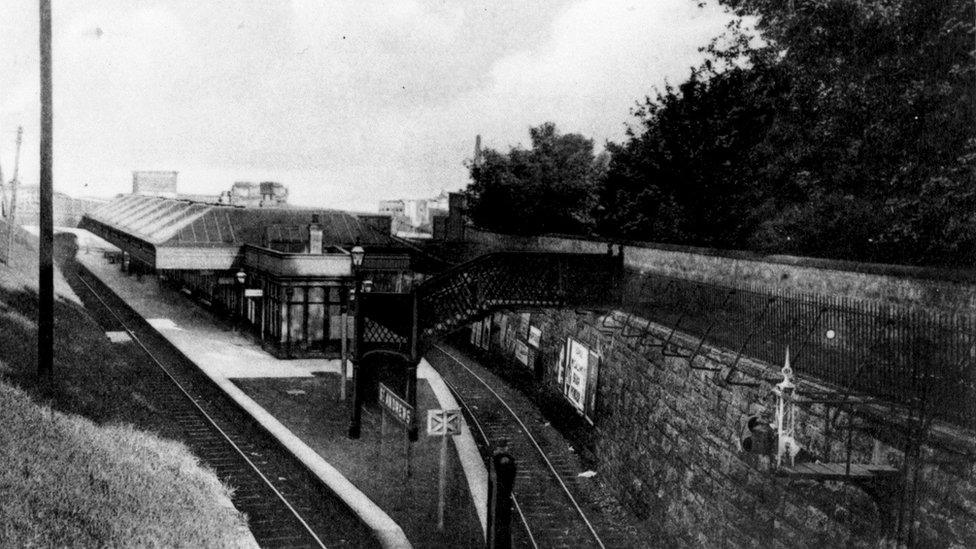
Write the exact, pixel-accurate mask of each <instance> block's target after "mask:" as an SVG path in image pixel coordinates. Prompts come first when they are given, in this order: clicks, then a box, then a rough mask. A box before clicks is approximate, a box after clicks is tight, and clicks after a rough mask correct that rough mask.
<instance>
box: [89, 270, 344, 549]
mask: <svg viewBox="0 0 976 549" xmlns="http://www.w3.org/2000/svg"><path fill="white" fill-rule="evenodd" d="M75 277H76V278H77V279H78V281H79V282H81V283H82V284H83V285H84V286H85V288H87V289H88V291H90V292H91V293H92V295H93V296H95V299H97V300H98V302H99V303H101V304H102V306H103V307H105V310H106V311H108V312H109V313H110V314H111V315H112V316H114V317H115V319H116V320H117V321H118V322H119V324H120V325H121V326H122V329H123V330H125V331H126V333H127V334H129V337H131V338H132V340H133V341H135V342H136V344H137V345H138V346H139V348H140V349H142V351H143V352H144V353H146V355H147V356H148V357H149V358H150V359H152V361H153V362H155V363H156V366H158V367H159V369H160V370H162V371H163V373H164V374H166V377H168V378H169V379H170V381H172V382H173V384H174V385H176V387H177V388H178V389H179V390H180V392H182V393H183V395H184V396H186V398H187V399H188V400H189V401H190V403H191V404H193V406H194V408H196V409H197V411H198V412H200V415H201V416H203V417H204V419H206V420H207V422H208V423H210V425H211V426H212V427H213V428H214V429H216V430H217V432H218V433H220V435H221V436H222V437H223V438H224V440H226V441H227V443H228V444H230V446H231V447H232V448H233V449H234V451H236V452H237V453H238V455H240V456H241V457H242V458H243V459H244V461H245V462H246V463H247V464H248V465H249V466H250V467H251V468H252V469H253V470H254V472H255V473H257V474H258V477H260V478H261V480H263V481H264V483H265V484H266V485H267V486H268V488H270V489H271V491H272V492H274V494H275V495H276V496H277V497H278V499H280V500H281V502H282V503H284V504H285V507H287V508H288V510H289V511H291V513H292V515H294V516H295V518H296V519H298V522H299V523H301V525H302V527H304V528H305V530H306V531H307V532H308V533H309V535H310V536H312V539H314V540H315V543H317V544H318V546H319V547H321V548H322V549H327V546H326V545H325V543H323V542H322V539H321V538H319V536H318V534H316V533H315V531H314V530H313V529H312V527H311V526H309V524H308V523H307V522H305V519H303V518H302V516H301V515H300V514H299V513H298V511H297V510H295V508H294V507H292V505H291V503H289V502H288V500H287V499H286V498H285V496H284V495H283V494H282V493H281V492H280V491H278V489H277V488H275V486H274V484H272V483H271V481H270V480H268V477H267V476H265V474H264V473H262V472H261V470H260V469H259V468H258V466H257V465H255V464H254V462H253V461H251V459H250V458H248V457H247V455H246V454H245V453H244V451H243V450H241V448H240V447H239V446H238V445H237V444H236V443H235V442H234V441H233V440H231V438H230V436H228V435H227V433H226V432H225V431H224V430H223V429H221V428H220V426H219V425H217V422H216V421H215V420H214V419H213V418H212V417H210V414H208V413H207V412H206V410H204V409H203V407H202V406H200V404H199V403H198V402H197V401H196V399H195V398H193V397H192V396H191V395H190V393H189V392H188V391H187V390H186V389H185V388H184V387H183V385H182V384H181V383H180V382H179V381H177V379H176V377H174V376H173V374H172V373H170V371H169V370H168V369H167V368H166V366H164V365H163V363H162V362H160V361H159V359H157V358H156V356H155V355H153V353H152V352H151V351H150V350H149V349H148V348H147V347H146V346H145V345H144V344H143V343H142V341H141V340H140V339H139V337H138V336H137V335H136V334H135V332H133V331H132V330H131V329H130V328H129V326H128V325H126V323H125V321H124V320H122V317H121V316H119V314H118V313H116V312H115V311H114V310H113V309H112V307H110V306H109V305H108V303H106V302H105V300H104V299H102V296H101V295H99V294H98V292H96V291H95V289H94V288H92V287H91V285H90V284H88V282H86V281H85V279H84V278H82V276H81V275H80V274H79V273H77V272H76V273H75Z"/></svg>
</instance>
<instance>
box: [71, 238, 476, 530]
mask: <svg viewBox="0 0 976 549" xmlns="http://www.w3.org/2000/svg"><path fill="white" fill-rule="evenodd" d="M77 260H78V262H79V263H81V265H83V266H84V267H85V268H86V269H88V271H89V272H91V273H92V274H93V275H94V276H96V277H97V278H98V279H99V280H101V281H102V282H103V283H104V284H105V285H106V286H107V287H108V288H110V289H111V290H112V291H113V292H114V293H115V294H116V295H118V296H119V297H120V298H121V299H122V300H123V301H125V302H126V303H127V304H128V305H129V306H130V307H131V308H132V309H133V310H135V311H136V312H137V313H139V314H140V315H141V316H142V317H143V318H145V319H146V321H147V322H148V323H149V324H150V325H152V326H153V327H154V328H155V329H156V331H157V332H159V333H160V334H161V335H162V336H163V337H164V338H165V339H167V340H168V341H169V342H170V343H171V344H172V345H173V346H174V347H175V348H177V349H178V350H179V351H180V352H181V353H183V354H184V355H185V356H186V357H187V358H189V359H190V360H191V361H193V362H194V363H195V364H197V365H198V366H199V367H200V369H201V370H202V371H203V372H204V373H205V374H206V375H207V376H208V377H210V379H211V380H213V381H214V383H216V384H217V385H218V386H219V387H220V388H221V389H222V390H223V391H224V392H225V393H227V394H228V395H229V396H230V397H231V398H232V399H233V400H234V401H236V402H237V403H238V404H239V405H240V406H241V407H242V408H244V409H245V410H246V411H247V412H248V413H249V414H250V415H251V416H252V417H253V418H254V419H255V420H256V421H257V422H258V423H260V424H261V425H262V427H264V428H265V429H266V430H267V431H269V432H270V433H271V434H272V435H273V436H274V437H275V438H276V439H278V441H279V442H281V444H282V445H283V446H285V447H286V448H287V449H288V450H289V451H290V452H291V453H292V454H294V455H295V456H296V457H297V458H298V459H299V460H301V461H302V462H303V463H304V464H305V465H306V467H308V469H309V470H311V471H312V472H313V473H314V474H316V476H318V477H319V478H320V479H321V480H322V481H323V482H324V483H325V484H326V485H328V486H329V487H330V488H331V489H332V490H333V491H334V492H335V493H336V494H337V495H339V497H340V498H342V499H343V500H344V501H345V502H346V503H347V504H348V505H349V507H350V508H352V509H353V511H354V512H356V513H357V514H358V515H359V516H360V517H361V519H362V520H363V522H365V523H366V524H367V525H368V526H370V527H371V528H373V530H374V531H375V532H376V534H377V537H378V538H380V540H381V541H382V542H383V545H384V546H385V547H409V546H411V540H416V543H417V544H418V545H421V546H426V545H430V544H433V545H438V544H439V543H440V542H443V543H442V544H453V543H455V542H456V543H458V544H459V545H461V546H481V545H483V544H484V527H485V521H486V518H487V514H486V503H487V471H486V470H485V467H484V463H483V461H482V459H481V456H480V454H479V453H478V449H477V446H476V445H475V442H474V439H473V438H472V436H471V434H470V432H469V431H468V429H467V428H466V427H465V428H463V430H462V434H461V435H459V436H456V437H453V438H454V440H453V444H452V445H451V446H452V447H453V448H455V450H456V451H454V452H451V453H450V454H449V460H448V463H447V471H448V479H449V480H448V490H447V493H446V498H447V499H446V501H447V509H448V510H449V513H448V514H447V519H448V520H447V521H446V522H447V525H446V527H445V529H444V530H443V531H438V529H437V520H436V510H437V503H438V495H439V494H438V482H437V478H438V466H439V463H438V461H439V460H438V454H439V448H440V443H439V440H435V439H436V438H437V437H427V436H423V435H422V436H421V439H420V440H419V441H418V442H416V443H413V444H411V445H410V446H411V447H412V448H411V449H410V451H409V452H408V451H407V450H406V445H405V444H404V442H403V441H404V440H405V439H406V432H405V431H404V430H398V429H397V427H396V425H395V424H394V422H393V421H392V420H389V421H387V422H384V421H382V418H381V417H379V414H378V413H376V412H375V410H374V411H372V412H370V410H369V409H367V411H366V412H365V413H364V418H363V436H362V438H361V440H359V441H350V440H348V439H347V438H346V429H347V427H348V419H349V412H348V405H349V404H348V403H349V402H351V395H349V396H347V399H348V400H347V401H346V402H343V401H341V400H340V399H339V383H340V381H339V380H340V361H339V360H338V359H334V360H330V359H291V360H283V359H278V358H275V357H274V356H272V355H271V354H269V353H267V352H266V351H264V350H263V349H262V348H261V347H260V344H259V343H258V342H255V341H254V340H253V339H252V338H250V337H247V336H245V335H242V334H241V333H239V332H237V331H235V330H234V328H233V326H232V325H230V324H229V323H227V322H226V321H223V320H221V319H219V318H217V317H216V316H215V315H214V314H213V313H211V312H210V311H208V310H207V309H205V308H204V307H203V306H202V305H201V304H199V303H197V302H195V301H193V300H192V299H191V298H189V297H188V296H186V295H184V294H182V293H180V292H178V291H176V290H175V289H172V288H170V287H168V286H167V285H165V284H161V283H160V282H159V280H158V279H157V278H156V277H153V276H144V277H142V279H141V280H140V279H138V278H137V277H135V276H132V275H127V274H125V273H123V272H121V271H120V269H119V266H118V265H117V264H111V263H109V262H108V261H107V260H106V259H105V258H104V257H103V256H102V254H101V253H91V254H84V253H80V254H78V256H77ZM418 377H419V378H420V379H419V380H418V384H417V385H418V410H417V412H418V414H420V415H418V417H420V418H421V419H422V420H425V419H426V410H427V409H437V408H440V409H449V408H457V404H456V402H455V401H454V399H453V397H452V396H451V393H450V392H449V391H448V390H447V388H446V386H445V385H444V383H443V381H442V380H441V379H440V377H439V376H438V374H437V373H436V372H435V371H434V370H433V369H432V368H430V366H429V365H428V364H426V363H422V364H421V365H420V367H419V368H418ZM384 423H387V425H384ZM381 431H382V432H381ZM408 472H409V477H408V476H407V475H408ZM432 517H434V518H433V520H432ZM449 542H450V543H449Z"/></svg>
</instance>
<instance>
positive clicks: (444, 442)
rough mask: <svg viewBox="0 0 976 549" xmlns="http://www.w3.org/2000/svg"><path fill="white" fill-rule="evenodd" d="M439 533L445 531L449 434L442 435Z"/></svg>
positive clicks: (438, 500) (438, 514) (438, 503)
mask: <svg viewBox="0 0 976 549" xmlns="http://www.w3.org/2000/svg"><path fill="white" fill-rule="evenodd" d="M437 487H438V492H437V493H438V499H437V531H438V532H443V531H444V503H445V502H444V500H445V499H446V497H447V494H446V492H447V433H444V434H443V435H441V466H440V470H439V474H438V477H437Z"/></svg>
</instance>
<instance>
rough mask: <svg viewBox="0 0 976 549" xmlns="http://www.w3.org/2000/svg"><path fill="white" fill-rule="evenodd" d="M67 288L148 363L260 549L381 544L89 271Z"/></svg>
mask: <svg viewBox="0 0 976 549" xmlns="http://www.w3.org/2000/svg"><path fill="white" fill-rule="evenodd" d="M69 270H70V271H71V274H70V275H69V276H68V280H69V284H70V285H71V286H72V287H73V288H74V290H75V292H76V293H77V294H78V295H79V297H81V299H82V302H83V303H84V304H85V306H86V307H87V308H89V310H92V311H94V312H96V315H95V316H96V317H97V319H98V321H99V322H100V323H101V325H102V327H103V328H104V329H105V330H106V331H120V332H124V333H126V334H128V335H129V336H130V337H131V338H132V341H133V344H132V345H127V346H126V347H127V348H126V349H124V350H123V349H120V352H122V353H123V354H125V355H126V358H127V359H130V360H143V361H146V359H148V361H149V362H150V363H151V364H152V365H153V367H155V368H156V370H155V372H156V375H147V377H146V378H145V380H144V383H145V387H146V390H147V392H150V393H151V394H153V396H154V400H155V401H156V402H157V403H159V402H161V403H164V406H165V407H166V410H165V412H164V413H165V414H167V417H169V418H171V421H172V422H174V424H175V426H176V428H177V430H178V431H180V432H181V433H182V435H183V437H182V438H183V441H184V442H185V443H186V444H187V446H189V447H190V449H191V450H192V451H193V452H194V453H195V454H196V455H197V456H199V457H200V459H201V460H202V461H203V462H204V463H206V464H207V465H208V466H210V467H211V468H212V469H213V470H214V471H215V472H216V474H217V476H218V478H220V480H221V481H223V482H224V483H225V484H227V485H228V486H231V487H232V488H233V489H234V493H233V496H232V498H231V499H232V501H233V503H234V505H235V506H236V507H237V509H238V510H240V511H242V512H243V513H245V514H246V515H247V516H248V526H249V527H250V529H251V532H252V533H253V534H254V537H255V539H256V540H257V542H258V544H259V545H261V546H262V547H342V546H350V547H364V546H367V547H368V546H378V543H377V541H376V539H375V538H374V537H373V534H372V532H371V531H370V530H369V529H368V528H367V527H366V526H365V525H364V524H363V523H362V521H361V520H360V519H359V518H358V517H357V516H356V515H355V514H354V513H353V512H352V511H351V510H350V509H349V508H348V507H347V506H346V505H345V503H344V502H342V500H341V499H339V497H338V496H336V495H335V494H334V493H333V492H332V491H331V490H329V489H328V488H327V487H325V486H323V485H322V484H321V482H320V481H319V479H318V478H317V477H315V476H314V475H312V474H311V473H310V472H309V471H308V470H307V469H306V468H305V466H304V465H303V464H301V462H299V461H298V460H297V459H296V458H295V457H294V456H292V455H291V454H290V453H289V452H288V451H287V450H285V449H284V448H283V447H282V446H281V445H280V444H279V443H278V442H277V441H276V440H274V439H273V437H272V436H271V435H270V434H268V433H267V432H266V431H264V429H263V428H261V427H260V426H259V425H258V424H257V423H256V422H255V421H254V420H253V419H252V418H251V417H250V416H249V415H247V413H246V412H244V411H243V410H241V409H240V408H239V407H238V406H237V404H236V403H234V402H233V401H232V400H231V399H230V398H229V397H228V396H227V395H226V394H224V393H223V392H222V391H221V390H220V389H219V388H218V387H217V386H216V385H215V384H214V383H213V382H212V381H211V380H210V379H209V378H207V377H206V376H205V375H204V374H203V373H202V372H200V370H199V369H198V368H197V366H196V365H195V364H193V363H192V362H191V361H189V360H188V359H187V358H186V357H185V356H183V355H182V354H181V353H180V352H179V351H177V350H176V349H175V348H174V347H173V346H172V345H171V344H170V343H169V342H168V341H167V340H165V338H163V337H162V336H160V335H159V334H158V333H157V332H156V331H155V329H154V328H152V327H151V326H150V325H149V324H148V323H147V322H146V321H145V320H144V319H143V318H142V317H141V316H139V315H138V314H136V313H135V312H134V311H133V310H132V309H131V308H129V306H128V305H127V304H126V303H125V302H124V301H122V300H121V299H120V298H119V297H118V296H116V295H115V294H114V293H112V292H111V290H109V289H108V288H107V287H105V285H104V284H103V283H102V282H101V281H100V280H98V279H97V278H96V277H94V276H92V275H91V274H90V273H88V272H87V270H85V269H84V267H82V266H80V265H78V264H77V263H76V264H74V266H73V268H71V269H69ZM66 274H68V273H66Z"/></svg>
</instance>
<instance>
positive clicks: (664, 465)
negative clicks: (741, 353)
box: [493, 310, 976, 547]
mask: <svg viewBox="0 0 976 549" xmlns="http://www.w3.org/2000/svg"><path fill="white" fill-rule="evenodd" d="M614 318H615V317H611V318H610V319H607V318H606V317H596V316H594V315H592V314H580V313H578V312H573V311H551V310H546V311H537V312H533V314H532V318H531V324H532V325H533V326H535V327H538V328H541V330H542V337H541V342H540V345H539V349H538V352H537V355H538V356H537V358H534V361H537V362H535V366H536V369H535V371H536V372H537V375H538V376H539V378H538V380H537V381H538V383H539V384H540V385H541V386H542V389H541V391H537V392H539V393H547V394H548V398H550V399H551V398H553V397H557V398H558V397H561V395H562V387H561V386H560V384H559V383H558V382H557V379H558V377H559V375H558V370H559V368H560V366H561V365H560V363H559V357H560V348H561V347H562V346H563V345H564V343H565V341H566V338H568V337H572V338H574V339H576V340H577V341H580V342H581V343H583V344H584V345H586V346H587V347H589V348H590V349H591V350H593V351H595V352H596V353H598V354H599V356H600V357H601V360H600V366H599V374H598V379H597V400H596V408H595V411H594V414H593V418H592V419H593V425H592V427H588V429H589V432H588V435H587V436H585V437H584V439H585V440H583V444H585V445H586V448H585V449H584V450H585V452H584V453H585V454H586V455H588V456H590V457H592V459H593V460H594V461H595V463H596V470H597V473H598V475H599V476H600V478H602V479H603V482H605V483H606V484H607V485H608V486H609V487H611V489H612V490H613V491H614V492H615V493H616V495H617V497H618V499H619V500H620V501H622V502H623V503H624V504H625V505H626V506H627V508H628V509H629V510H630V511H631V512H632V513H634V514H635V515H636V516H637V517H639V518H641V519H642V520H647V521H649V522H651V523H653V524H655V525H660V526H661V527H663V528H664V529H665V530H666V531H667V534H669V535H670V536H673V537H674V538H676V539H680V540H683V542H684V543H685V544H686V545H687V546H695V547H759V546H762V547H787V546H789V547H823V546H830V547H839V546H876V545H877V544H878V543H879V541H881V540H882V539H890V538H891V537H893V536H895V535H897V533H896V529H897V526H898V517H899V513H898V509H899V507H898V505H899V503H901V501H902V500H901V499H900V498H899V497H897V494H892V499H890V500H887V501H886V503H887V504H888V505H887V507H886V506H885V505H883V504H879V502H878V500H876V499H873V498H872V497H870V496H869V495H868V494H867V493H866V492H865V491H864V490H861V489H859V488H857V487H854V486H853V485H851V484H844V483H824V482H815V481H800V480H789V479H784V478H779V477H777V476H775V475H774V472H773V469H772V464H771V461H770V458H769V457H766V456H761V455H754V454H749V453H746V452H743V451H742V449H741V437H742V436H743V434H744V432H745V431H746V429H745V424H746V421H747V418H748V417H750V416H753V415H760V416H762V417H763V418H764V419H767V420H769V419H771V418H772V415H773V413H774V406H775V397H773V396H772V393H771V388H772V383H775V382H777V381H778V380H779V379H781V376H780V373H779V368H776V367H772V366H769V365H765V364H761V363H756V362H749V361H747V362H744V363H742V364H741V367H740V369H739V371H738V372H737V373H736V374H735V375H734V376H733V380H734V381H739V382H758V386H755V387H749V386H744V385H736V384H730V383H726V382H725V379H726V376H727V375H728V364H730V363H731V360H730V359H731V357H730V355H729V353H728V352H725V351H722V350H721V349H716V348H711V347H707V346H706V347H705V348H704V349H703V351H702V354H703V355H704V358H700V359H698V360H697V361H696V366H699V367H712V368H720V371H718V372H707V371H704V370H694V369H691V368H689V366H688V364H687V361H686V360H685V359H682V358H676V357H668V356H664V355H663V354H662V353H661V349H660V348H659V347H645V348H639V347H636V346H635V343H634V340H632V339H628V338H624V337H621V335H620V332H619V328H620V326H619V323H618V322H615V321H614ZM650 329H651V330H652V331H656V332H657V333H658V334H659V335H665V334H667V329H666V328H664V327H661V326H656V325H653V324H652V325H651V326H650ZM674 341H675V342H676V343H677V345H678V347H677V348H675V349H672V350H673V351H677V350H681V351H682V352H684V353H688V352H689V350H691V349H694V348H695V347H696V346H697V340H695V339H693V338H691V337H689V336H684V335H682V334H677V337H676V338H675V339H674ZM497 342H498V338H496V339H495V340H494V341H493V345H495V349H496V351H497ZM810 387H813V385H811V384H810V383H809V382H806V381H804V382H803V383H802V384H801V388H807V389H809V388H810ZM817 388H818V389H822V387H817ZM544 396H545V395H544ZM838 396H839V395H838ZM537 398H541V397H537ZM858 411H859V413H857V414H856V415H855V421H856V424H855V425H856V429H854V431H853V433H852V436H851V440H852V441H853V443H852V445H851V449H852V460H853V461H854V462H855V463H865V462H870V461H872V460H874V461H875V462H876V463H887V464H891V465H893V466H896V467H902V465H903V464H904V462H905V456H904V453H903V451H902V450H903V448H904V447H905V442H906V438H905V436H904V435H903V433H902V432H901V429H900V427H901V423H902V422H900V421H898V420H897V418H895V416H894V415H892V414H891V413H890V411H888V410H884V409H881V408H868V407H860V408H858ZM828 417H830V418H832V419H833V420H834V425H835V427H834V428H828V427H827V426H826V425H827V418H828ZM848 417H849V416H848V415H847V414H845V413H844V412H838V410H837V409H836V408H830V407H826V406H824V405H819V404H818V405H808V406H805V407H803V408H802V409H801V412H800V414H799V428H798V432H799V433H800V436H799V438H800V443H801V444H802V445H803V446H804V448H805V450H807V451H809V452H810V453H811V454H812V455H813V456H816V457H817V458H819V459H821V460H824V461H833V462H837V461H843V460H844V459H845V457H846V453H847V444H846V441H847V431H846V430H845V429H844V428H843V427H844V426H845V425H847V421H848ZM939 433H940V437H939V438H938V439H937V440H938V442H934V441H933V442H932V443H930V444H929V445H928V446H925V447H923V448H922V451H921V457H922V465H921V467H920V468H918V471H920V475H919V477H918V478H919V482H918V490H917V491H914V492H909V493H907V494H906V499H905V500H904V501H905V503H906V506H905V508H904V509H903V513H902V514H901V516H902V519H903V520H904V521H905V524H908V523H911V522H912V513H911V511H912V510H913V509H917V513H915V514H914V521H915V522H916V523H917V527H916V528H915V529H914V530H913V529H910V528H908V527H907V526H904V527H902V528H901V530H900V532H901V534H902V535H906V533H908V532H910V531H911V535H914V536H916V540H915V541H916V543H917V545H918V546H924V547H951V546H956V547H962V546H965V547H976V480H974V479H976V447H974V443H973V440H972V438H970V437H972V433H971V432H970V433H963V432H961V431H958V430H957V431H953V430H952V429H946V428H944V427H943V428H941V429H940V430H939ZM913 470H914V468H912V467H909V468H908V469H907V471H908V473H909V477H908V478H909V479H910V478H911V472H912V471H913ZM902 484H903V481H899V482H898V483H896V486H895V487H896V488H897V487H898V486H901V485H902ZM907 484H908V485H909V486H910V485H911V484H912V483H911V482H908V483H907ZM882 500H883V498H882ZM913 502H917V505H916V504H915V503H913Z"/></svg>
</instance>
